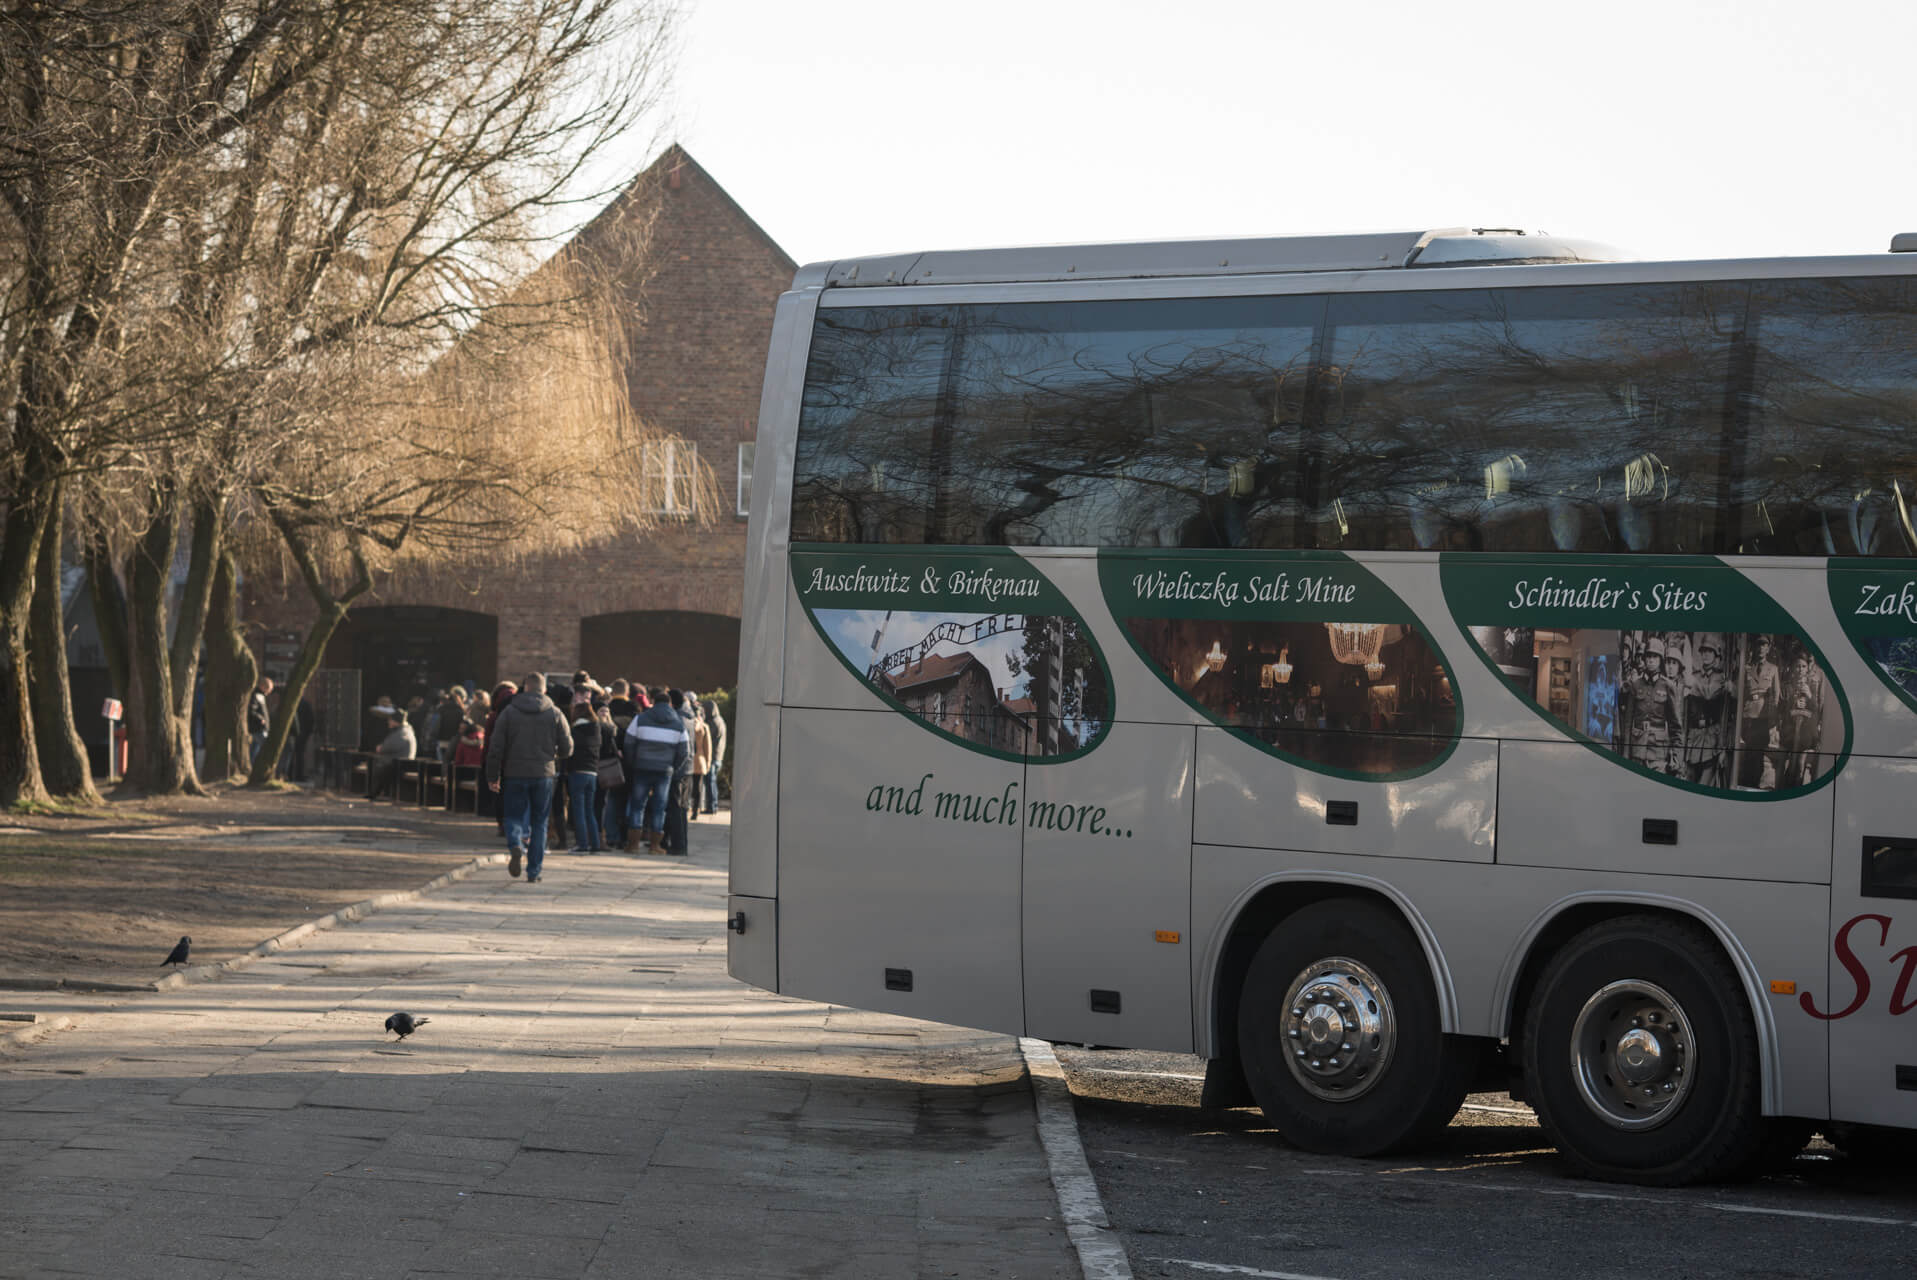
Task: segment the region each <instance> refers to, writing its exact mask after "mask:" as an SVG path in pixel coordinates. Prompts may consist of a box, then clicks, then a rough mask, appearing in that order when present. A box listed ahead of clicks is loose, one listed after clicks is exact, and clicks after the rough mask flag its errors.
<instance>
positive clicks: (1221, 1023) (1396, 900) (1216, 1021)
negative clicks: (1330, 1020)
mask: <svg viewBox="0 0 1917 1280" xmlns="http://www.w3.org/2000/svg"><path fill="white" fill-rule="evenodd" d="M1331 898H1356V899H1368V900H1371V901H1374V902H1377V903H1380V904H1381V905H1383V906H1386V907H1388V908H1389V909H1391V910H1392V911H1394V912H1395V913H1396V914H1397V915H1398V916H1399V917H1400V918H1402V919H1403V920H1404V922H1405V926H1406V927H1407V928H1409V929H1410V930H1411V935H1412V937H1414V938H1416V939H1417V941H1418V947H1419V949H1420V950H1421V951H1423V952H1424V958H1425V968H1426V970H1427V972H1428V973H1429V974H1430V976H1431V987H1432V990H1433V991H1434V992H1435V993H1436V995H1437V1000H1438V1026H1439V1030H1440V1031H1442V1032H1444V1033H1445V1034H1447V1035H1449V1034H1453V1033H1455V1032H1456V1031H1457V1029H1458V1024H1459V1017H1458V996H1457V990H1456V988H1455V987H1454V986H1453V984H1452V980H1451V969H1450V966H1449V965H1448V964H1447V962H1446V960H1445V957H1444V948H1443V947H1442V946H1441V945H1440V944H1439V942H1438V935H1437V933H1436V931H1435V930H1433V929H1432V928H1431V925H1430V923H1429V922H1428V921H1426V920H1425V918H1424V916H1423V914H1422V913H1421V912H1419V910H1418V909H1417V907H1416V906H1414V905H1413V904H1412V902H1411V900H1410V899H1409V898H1408V897H1406V896H1405V895H1404V894H1403V893H1402V892H1401V891H1399V890H1398V889H1397V888H1395V887H1394V886H1392V885H1391V884H1389V883H1387V882H1386V881H1383V880H1380V879H1378V878H1377V877H1375V876H1367V875H1360V874H1357V873H1355V872H1345V871H1326V870H1322V869H1312V870H1295V871H1277V872H1273V873H1271V874H1270V875H1267V876H1263V877H1261V878H1260V879H1258V880H1256V881H1253V882H1252V883H1251V884H1249V885H1247V886H1246V887H1245V888H1244V890H1243V891H1241V892H1240V893H1239V894H1238V896H1237V897H1236V898H1234V899H1233V900H1232V902H1231V904H1230V905H1229V906H1228V907H1226V908H1225V910H1224V911H1223V912H1222V913H1221V914H1220V921H1221V924H1220V927H1219V928H1218V929H1217V930H1215V931H1214V932H1213V934H1212V937H1211V940H1210V942H1209V943H1208V944H1207V945H1206V947H1205V953H1204V956H1203V958H1202V961H1201V964H1202V968H1201V970H1200V972H1199V974H1198V991H1199V992H1200V993H1201V998H1200V1000H1199V1001H1198V1002H1197V1007H1198V1009H1199V1010H1200V1011H1201V1012H1200V1017H1201V1019H1202V1021H1201V1022H1200V1024H1199V1025H1198V1026H1197V1027H1196V1028H1194V1030H1195V1031H1196V1032H1197V1036H1196V1040H1197V1049H1198V1052H1199V1054H1200V1055H1202V1056H1204V1057H1207V1058H1219V1057H1223V1056H1226V1055H1225V1051H1226V1050H1227V1049H1233V1047H1234V1046H1235V1045H1236V1043H1237V1032H1236V1027H1237V1019H1238V993H1239V990H1240V989H1241V988H1242V986H1243V985H1244V977H1245V971H1246V970H1247V969H1248V968H1249V967H1250V964H1251V957H1252V955H1253V953H1254V952H1256V951H1257V949H1258V945H1259V944H1260V943H1261V942H1263V941H1264V939H1265V936H1266V935H1267V934H1268V933H1270V932H1271V930H1272V928H1273V926H1275V925H1276V924H1277V923H1278V922H1279V921H1281V920H1283V919H1285V918H1286V917H1287V916H1290V915H1291V914H1292V913H1294V912H1296V911H1298V910H1299V909H1300V908H1303V907H1307V906H1310V905H1312V904H1313V903H1317V902H1323V901H1326V900H1327V899H1331ZM1234 1051H1235V1050H1234Z"/></svg>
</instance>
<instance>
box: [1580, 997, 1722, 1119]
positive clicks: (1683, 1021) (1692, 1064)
mask: <svg viewBox="0 0 1917 1280" xmlns="http://www.w3.org/2000/svg"><path fill="white" fill-rule="evenodd" d="M1696 1057H1697V1049H1696V1046H1695V1044H1694V1043H1693V1042H1692V1038H1691V1023H1690V1019H1689V1018H1688V1017H1686V1016H1685V1013H1684V1008H1683V1006H1682V1005H1680V1004H1678V1002H1677V1000H1676V999H1675V998H1674V997H1673V996H1672V995H1671V993H1670V992H1668V991H1666V990H1665V989H1664V988H1662V987H1660V986H1658V985H1657V984H1656V983H1652V982H1644V981H1641V980H1639V979H1635V978H1631V979H1626V980H1625V981H1622V982H1613V983H1610V984H1609V985H1607V986H1605V987H1603V988H1602V989H1600V990H1599V991H1598V992H1597V994H1596V995H1593V996H1592V997H1591V998H1590V999H1589V1000H1587V1001H1585V1002H1584V1008H1583V1009H1581V1010H1579V1011H1578V1016H1577V1020H1576V1022H1574V1023H1573V1024H1572V1027H1571V1075H1572V1079H1574V1080H1575V1081H1576V1082H1577V1087H1578V1096H1580V1097H1581V1098H1583V1099H1584V1105H1585V1106H1587V1107H1589V1108H1591V1110H1592V1111H1593V1112H1595V1113H1596V1114H1597V1116H1598V1118H1599V1119H1601V1120H1603V1121H1604V1123H1606V1124H1608V1125H1610V1126H1611V1127H1612V1128H1614V1129H1629V1130H1642V1129H1655V1128H1657V1126H1659V1125H1661V1124H1663V1123H1664V1122H1665V1121H1667V1120H1669V1119H1671V1117H1673V1116H1675V1115H1676V1114H1677V1113H1678V1110H1679V1109H1680V1108H1681V1107H1682V1106H1683V1104H1684V1100H1685V1099H1686V1098H1688V1097H1689V1096H1690V1092H1691V1083H1692V1081H1694V1080H1695V1079H1696V1078H1697V1061H1696Z"/></svg>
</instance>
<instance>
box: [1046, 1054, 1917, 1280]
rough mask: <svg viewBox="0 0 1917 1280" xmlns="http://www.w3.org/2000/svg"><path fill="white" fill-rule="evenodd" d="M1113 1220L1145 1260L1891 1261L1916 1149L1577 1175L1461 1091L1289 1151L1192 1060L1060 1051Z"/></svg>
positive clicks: (1904, 1234)
mask: <svg viewBox="0 0 1917 1280" xmlns="http://www.w3.org/2000/svg"><path fill="white" fill-rule="evenodd" d="M1059 1059H1060V1061H1061V1062H1062V1063H1064V1065H1065V1068H1066V1073H1067V1077H1068V1078H1069V1079H1070V1081H1071V1083H1072V1089H1073V1093H1074V1095H1075V1097H1076V1100H1077V1103H1076V1105H1077V1111H1078V1120H1079V1128H1080V1133H1081V1136H1082V1138H1083V1141H1084V1145H1085V1151H1086V1155H1087V1158H1088V1159H1089V1161H1090V1163H1091V1167H1092V1171H1093V1173H1094V1174H1095V1175H1096V1177H1097V1179H1098V1185H1099V1189H1100V1191H1101V1192H1102V1193H1103V1195H1104V1198H1105V1208H1106V1211H1107V1213H1108V1214H1109V1216H1110V1218H1111V1221H1112V1225H1113V1227H1114V1228H1115V1229H1116V1230H1117V1231H1118V1232H1119V1233H1120V1235H1121V1236H1122V1238H1123V1240H1124V1243H1125V1246H1126V1249H1127V1251H1128V1252H1129V1254H1130V1256H1131V1262H1132V1267H1133V1269H1134V1271H1135V1273H1136V1274H1137V1275H1139V1276H1167V1277H1194V1276H1206V1275H1234V1276H1251V1277H1259V1276H1264V1277H1278V1278H1281V1280H1318V1278H1321V1280H1357V1277H1362V1276H1393V1275H1402V1276H1419V1277H1451V1276H1457V1277H1473V1278H1475V1280H1488V1278H1491V1277H1502V1276H1511V1277H1520V1276H1522V1277H1533V1276H1539V1275H1549V1276H1552V1277H1554V1278H1557V1280H1570V1278H1571V1277H1583V1276H1591V1277H1600V1276H1601V1277H1606V1278H1607V1280H1612V1278H1614V1277H1616V1276H1617V1275H1619V1274H1620V1273H1622V1274H1627V1275H1629V1276H1630V1277H1632V1280H1655V1278H1658V1277H1697V1276H1744V1277H1749V1276H1763V1277H1792V1276H1846V1277H1851V1276H1855V1277H1886V1278H1889V1277H1898V1278H1899V1280H1907V1278H1908V1277H1909V1276H1911V1275H1912V1273H1913V1270H1912V1269H1913V1263H1912V1260H1911V1259H1912V1254H1913V1250H1917V1161H1913V1162H1912V1165H1911V1166H1910V1167H1904V1168H1894V1169H1890V1170H1885V1169H1880V1168H1862V1167H1859V1166H1858V1165H1856V1164H1855V1163H1853V1162H1852V1161H1850V1160H1848V1159H1846V1158H1845V1157H1844V1156H1842V1155H1841V1154H1839V1153H1837V1152H1835V1151H1833V1150H1832V1149H1831V1148H1829V1147H1828V1146H1827V1145H1825V1144H1823V1143H1821V1142H1818V1143H1814V1144H1813V1145H1812V1147H1811V1148H1809V1149H1808V1150H1806V1151H1805V1152H1804V1153H1803V1154H1801V1155H1799V1156H1798V1157H1797V1158H1796V1159H1795V1160H1793V1161H1792V1162H1791V1163H1790V1165H1789V1167H1788V1168H1786V1169H1784V1170H1783V1171H1781V1172H1779V1173H1777V1174H1775V1175H1772V1176H1770V1177H1766V1178H1762V1179H1759V1180H1757V1181H1754V1182H1749V1183H1743V1184H1739V1185H1733V1186H1711V1187H1689V1188H1683V1189H1679V1190H1653V1189H1645V1188H1639V1187H1629V1186H1613V1185H1609V1184H1605V1183H1598V1182H1590V1181H1587V1180H1584V1179H1581V1178H1578V1177H1575V1176H1573V1175H1572V1174H1571V1172H1570V1171H1569V1169H1568V1167H1567V1166H1566V1165H1565V1164H1564V1163H1563V1162H1562V1161H1561V1160H1559V1158H1558V1157H1557V1155H1556V1153H1555V1152H1554V1151H1553V1150H1552V1149H1551V1146H1550V1144H1549V1142H1548V1141H1547V1140H1546V1138H1545V1136H1544V1134H1543V1132H1542V1131H1541V1130H1540V1129H1539V1128H1538V1125H1537V1122H1536V1120H1535V1119H1534V1118H1533V1117H1532V1115H1531V1112H1530V1109H1529V1108H1527V1107H1524V1106H1522V1105H1521V1104H1517V1103H1514V1102H1512V1101H1511V1099H1510V1098H1509V1097H1506V1096H1505V1095H1502V1094H1474V1095H1472V1097H1471V1098H1470V1099H1469V1100H1468V1101H1467V1103H1466V1106H1465V1110H1464V1111H1463V1112H1462V1113H1460V1115H1459V1116H1458V1119H1457V1120H1456V1121H1455V1122H1454V1123H1453V1125H1452V1127H1451V1128H1450V1130H1449V1131H1448V1132H1447V1133H1446V1135H1445V1138H1444V1140H1443V1142H1442V1143H1441V1144H1440V1145H1439V1146H1437V1147H1436V1148H1434V1149H1432V1150H1429V1151H1425V1152H1421V1153H1419V1154H1418V1155H1416V1156H1414V1157H1396V1158H1390V1159H1385V1160H1343V1159H1337V1158H1333V1157H1327V1156H1318V1155H1311V1154H1309V1153H1306V1152H1301V1151H1298V1150H1295V1149H1294V1148H1292V1147H1290V1146H1289V1145H1287V1144H1286V1143H1285V1141H1284V1140H1283V1139H1282V1138H1281V1137H1279V1136H1278V1134H1277V1133H1276V1132H1275V1131H1273V1130H1272V1129H1271V1128H1269V1127H1268V1126H1267V1125H1266V1123H1265V1121H1264V1118H1263V1117H1262V1116H1261V1115H1260V1114H1259V1113H1258V1112H1257V1111H1255V1110H1250V1109H1246V1110H1232V1111H1204V1110H1201V1109H1199V1107H1198V1092H1199V1084H1200V1079H1201V1077H1202V1074H1203V1069H1204V1064H1203V1062H1202V1061H1201V1060H1199V1059H1197V1058H1190V1057H1185V1056H1182V1055H1173V1054H1154V1053H1141V1052H1132V1051H1120V1050H1086V1049H1065V1048H1061V1049H1060V1050H1059Z"/></svg>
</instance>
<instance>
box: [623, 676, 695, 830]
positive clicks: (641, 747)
mask: <svg viewBox="0 0 1917 1280" xmlns="http://www.w3.org/2000/svg"><path fill="white" fill-rule="evenodd" d="M665 697H666V693H665V690H663V689H654V690H652V705H651V706H649V707H647V708H646V709H645V710H644V711H641V712H640V713H639V714H638V715H636V716H634V717H633V718H632V723H631V724H629V725H627V726H626V748H625V749H626V778H627V786H628V788H629V790H628V791H627V799H626V826H627V827H628V829H629V830H628V832H627V834H626V851H627V852H628V853H633V852H637V850H638V841H639V840H640V839H641V838H642V837H643V838H644V840H645V842H646V852H647V853H664V852H665V848H664V845H663V842H664V840H665V835H666V796H667V793H668V792H669V791H671V790H672V779H673V776H674V775H675V774H677V773H679V772H680V771H681V770H682V769H684V768H685V763H686V760H687V759H688V758H689V757H690V756H691V754H692V747H691V737H690V735H688V734H687V733H686V722H685V721H684V720H682V719H680V718H679V713H678V712H676V711H674V710H673V709H672V708H671V707H669V706H667V705H666V704H665Z"/></svg>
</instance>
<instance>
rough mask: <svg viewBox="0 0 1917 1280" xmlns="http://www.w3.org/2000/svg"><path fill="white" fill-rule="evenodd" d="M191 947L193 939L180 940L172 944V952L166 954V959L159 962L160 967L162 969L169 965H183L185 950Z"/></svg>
mask: <svg viewBox="0 0 1917 1280" xmlns="http://www.w3.org/2000/svg"><path fill="white" fill-rule="evenodd" d="M192 945H193V939H191V938H181V939H180V940H179V941H178V942H176V943H174V944H173V950H172V951H170V952H168V953H167V957H166V959H164V960H162V961H160V967H161V968H162V969H164V968H166V967H167V966H168V965H170V964H185V963H186V953H187V949H188V948H189V947H191V946H192Z"/></svg>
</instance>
